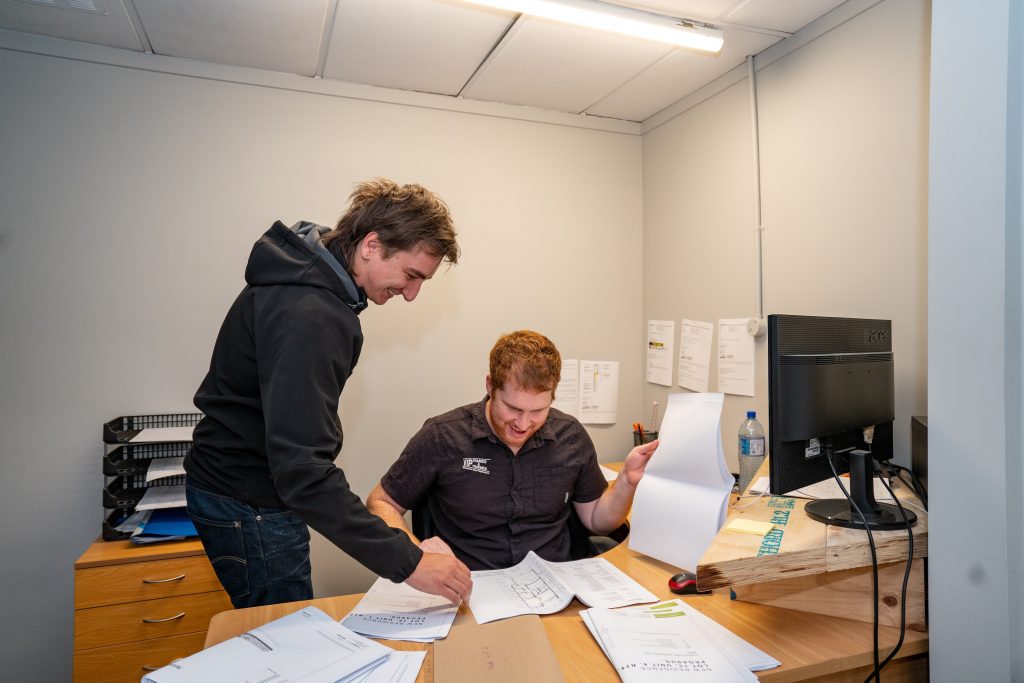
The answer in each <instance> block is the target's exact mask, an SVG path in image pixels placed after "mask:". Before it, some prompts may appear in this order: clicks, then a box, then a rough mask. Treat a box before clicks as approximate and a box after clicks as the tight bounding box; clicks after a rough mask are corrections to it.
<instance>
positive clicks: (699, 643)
mask: <svg viewBox="0 0 1024 683" xmlns="http://www.w3.org/2000/svg"><path fill="white" fill-rule="evenodd" d="M580 617H581V618H582V619H583V623H584V624H586V626H587V628H588V629H589V630H590V633H591V635H593V636H594V639H595V640H596V641H597V643H598V645H600V646H601V649H602V650H603V651H604V653H605V655H606V656H607V657H608V659H609V661H611V663H612V666H614V667H615V670H616V672H617V673H618V674H619V677H620V678H621V679H622V681H623V683H648V682H653V683H678V682H679V681H687V680H700V681H707V682H709V683H754V682H756V681H757V677H756V676H754V674H752V673H751V672H750V670H749V669H747V668H745V667H744V666H743V665H742V664H741V663H740V662H738V661H737V660H736V659H735V658H734V657H732V656H731V654H730V653H729V652H728V651H727V650H726V649H724V648H723V647H721V646H720V645H719V643H718V642H717V641H716V640H714V639H713V638H711V637H710V636H709V635H708V634H707V633H706V632H705V631H704V630H703V629H702V628H701V625H700V624H699V623H697V622H696V621H694V620H693V619H690V618H688V617H687V616H686V615H685V614H682V613H677V614H676V615H675V616H670V617H664V618H662V617H656V616H654V615H653V614H650V613H647V612H635V611H632V610H609V609H599V608H594V609H588V610H583V611H581V612H580Z"/></svg>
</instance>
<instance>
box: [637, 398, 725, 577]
mask: <svg viewBox="0 0 1024 683" xmlns="http://www.w3.org/2000/svg"><path fill="white" fill-rule="evenodd" d="M724 400H725V395H724V394H717V393H716V394H688V393H687V394H682V393H680V394H670V395H669V397H668V408H667V409H666V410H665V417H664V418H663V419H662V422H661V429H660V430H659V435H658V438H659V440H660V442H661V445H659V446H658V452H657V453H655V455H654V457H653V458H651V461H650V462H649V463H648V464H647V470H646V471H645V472H644V477H643V479H641V480H640V485H639V486H637V490H636V497H635V499H634V501H633V511H632V513H631V514H630V532H629V547H630V549H632V550H635V551H637V552H640V553H643V554H645V555H648V556H650V557H653V558H656V559H659V560H661V561H663V562H667V563H669V564H671V565H675V566H676V567H680V568H682V569H689V570H691V571H692V570H695V569H696V568H697V561H698V560H700V557H701V555H703V554H704V551H705V550H707V548H708V546H709V545H711V541H712V540H714V538H715V534H717V533H718V530H719V528H721V526H722V524H724V523H725V518H726V515H727V513H728V505H729V494H730V493H731V492H732V486H733V483H734V482H735V480H734V479H733V476H732V474H730V473H729V470H728V469H727V468H726V466H725V458H724V456H723V453H722V434H721V430H720V428H719V425H720V422H721V418H722V404H723V402H724Z"/></svg>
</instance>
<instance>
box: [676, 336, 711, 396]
mask: <svg viewBox="0 0 1024 683" xmlns="http://www.w3.org/2000/svg"><path fill="white" fill-rule="evenodd" d="M714 331H715V326H714V325H712V324H711V323H706V322H701V321H699V320H689V319H686V318H684V319H683V325H682V328H681V329H680V332H679V378H678V383H679V386H681V387H683V388H684V389H689V390H691V391H707V390H708V376H709V374H710V368H711V338H712V336H713V335H714Z"/></svg>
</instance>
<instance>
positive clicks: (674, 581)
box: [668, 569, 711, 595]
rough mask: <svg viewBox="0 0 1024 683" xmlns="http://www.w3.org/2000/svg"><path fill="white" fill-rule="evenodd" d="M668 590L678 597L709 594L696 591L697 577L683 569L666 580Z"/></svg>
mask: <svg viewBox="0 0 1024 683" xmlns="http://www.w3.org/2000/svg"><path fill="white" fill-rule="evenodd" d="M668 589H669V590H670V591H672V592H673V593H676V594H678V595H698V594H704V593H710V592H711V591H699V590H697V575H696V574H694V573H693V572H688V571H686V570H685V569H684V570H683V571H681V572H679V573H678V574H676V575H675V576H673V577H672V578H671V579H669V580H668Z"/></svg>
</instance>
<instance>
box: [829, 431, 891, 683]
mask: <svg viewBox="0 0 1024 683" xmlns="http://www.w3.org/2000/svg"><path fill="white" fill-rule="evenodd" d="M825 452H826V459H827V460H828V466H829V468H830V469H831V470H832V476H833V477H834V478H835V480H836V484H838V485H839V490H840V491H842V492H843V495H844V496H846V500H847V501H848V502H849V503H850V507H851V508H852V509H853V510H854V511H855V512H856V513H857V516H858V517H860V520H861V523H862V524H863V525H864V531H866V532H867V534H868V546H869V547H870V548H871V587H872V591H871V593H872V596H873V597H874V600H873V601H872V607H873V610H872V613H873V615H874V621H873V629H872V633H873V636H874V640H873V642H874V663H875V668H874V670H873V671H872V672H871V673H870V674H868V677H867V678H865V679H864V681H865V683H867V681H869V680H871V679H872V678H874V679H875V681H877V683H882V676H881V670H880V668H879V666H878V554H877V553H876V551H875V539H874V536H872V535H871V527H869V526H868V520H867V517H865V516H864V513H863V512H861V509H860V508H859V507H857V504H856V503H855V502H853V498H851V497H850V494H849V493H847V491H846V487H844V486H843V482H842V481H840V480H839V472H837V471H836V465H835V463H834V462H832V458H833V453H832V443H831V439H829V441H828V442H827V443H826V445H825Z"/></svg>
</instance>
